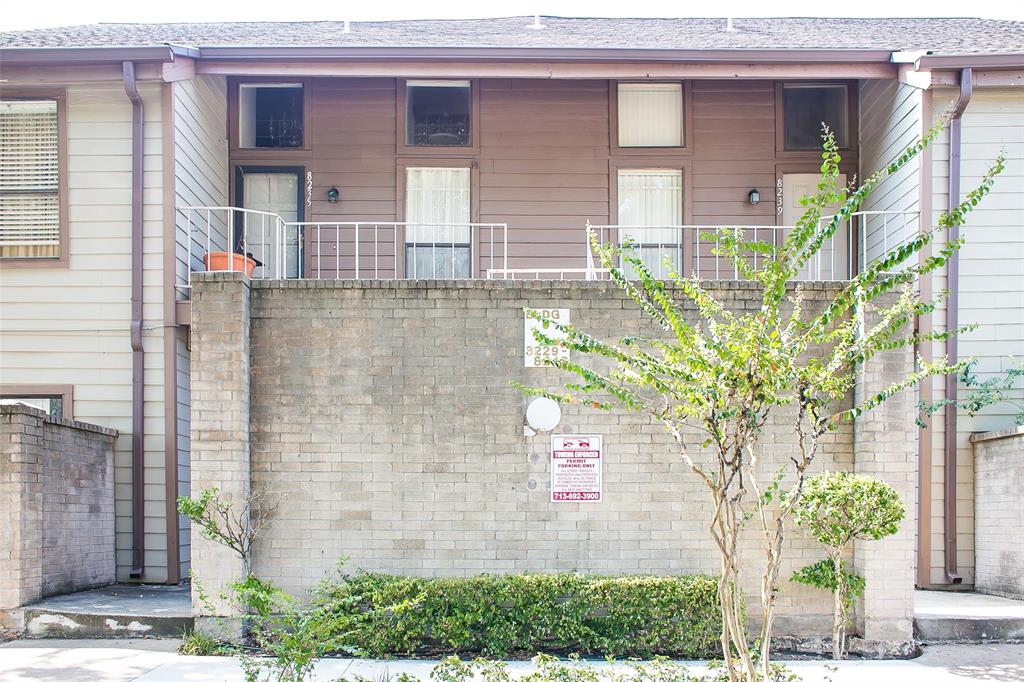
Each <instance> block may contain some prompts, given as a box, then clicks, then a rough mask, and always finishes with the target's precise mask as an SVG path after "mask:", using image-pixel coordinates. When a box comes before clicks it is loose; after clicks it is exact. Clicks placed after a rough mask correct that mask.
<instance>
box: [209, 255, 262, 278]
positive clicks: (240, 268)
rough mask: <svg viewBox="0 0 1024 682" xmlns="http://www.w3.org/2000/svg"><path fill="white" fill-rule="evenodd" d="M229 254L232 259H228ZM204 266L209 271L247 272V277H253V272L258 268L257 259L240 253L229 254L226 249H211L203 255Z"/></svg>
mask: <svg viewBox="0 0 1024 682" xmlns="http://www.w3.org/2000/svg"><path fill="white" fill-rule="evenodd" d="M228 256H230V257H231V260H230V261H228ZM203 266H204V267H205V268H206V270H207V271H208V272H216V271H222V270H232V271H234V272H245V274H246V276H247V277H252V273H253V272H254V271H255V270H256V261H255V259H253V258H249V257H247V256H243V255H242V254H240V253H231V254H229V253H228V252H226V251H211V252H210V253H208V254H206V255H205V256H203Z"/></svg>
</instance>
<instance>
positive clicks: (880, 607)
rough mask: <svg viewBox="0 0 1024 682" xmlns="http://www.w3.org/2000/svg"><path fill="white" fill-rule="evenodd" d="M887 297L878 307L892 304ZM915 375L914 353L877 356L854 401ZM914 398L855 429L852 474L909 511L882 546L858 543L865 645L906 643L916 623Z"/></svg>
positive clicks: (906, 395) (893, 402) (869, 323)
mask: <svg viewBox="0 0 1024 682" xmlns="http://www.w3.org/2000/svg"><path fill="white" fill-rule="evenodd" d="M897 296H898V294H887V295H885V296H882V297H880V298H879V299H878V300H877V303H878V304H879V305H883V306H884V305H888V304H891V303H893V302H895V300H896V297H897ZM878 320H879V316H878V315H877V313H875V312H874V311H872V310H868V311H866V312H865V313H864V321H863V323H864V327H865V328H866V329H871V328H872V327H874V326H875V325H876V324H878ZM913 370H914V354H913V349H912V348H899V349H895V350H891V351H887V352H884V353H880V354H878V355H876V356H875V357H873V358H872V359H871V360H869V361H868V362H867V363H865V365H864V366H863V367H862V368H861V374H860V376H859V377H858V379H857V386H856V389H855V399H856V400H857V401H858V402H860V401H861V400H864V399H865V398H866V397H868V396H871V395H873V394H876V393H878V392H879V391H881V390H882V389H884V388H885V387H886V386H889V385H890V384H892V383H893V382H896V381H899V380H901V379H903V378H905V377H906V376H907V375H908V374H909V373H910V372H912V371H913ZM916 410H917V408H916V397H915V393H914V391H913V390H908V391H904V392H903V393H900V394H897V395H895V396H893V397H891V398H889V399H888V400H887V401H885V402H884V403H882V404H881V405H879V406H878V407H876V408H875V409H873V410H871V411H869V412H866V413H865V414H863V415H862V416H861V417H860V418H859V419H857V420H856V422H855V423H854V427H853V442H854V464H853V468H854V471H855V472H856V473H858V474H864V475H867V476H871V477H873V478H876V479H879V480H881V481H884V482H885V483H888V484H889V485H890V486H892V487H893V488H894V489H895V490H896V491H897V492H898V493H899V494H900V497H901V498H902V499H903V504H904V506H905V508H906V510H907V514H906V517H905V518H904V519H903V522H902V523H901V524H900V529H899V531H898V532H897V533H896V534H895V535H893V536H890V537H888V538H885V539H883V540H868V541H858V542H857V543H856V544H855V546H854V566H855V568H856V570H857V572H858V573H860V574H861V575H863V576H864V578H865V579H866V580H867V587H866V589H865V591H864V597H863V601H862V603H861V609H860V614H859V615H860V617H861V618H862V619H863V630H862V634H863V636H864V639H867V640H872V641H887V642H909V641H911V640H912V639H913V635H914V633H913V622H914V577H915V568H914V559H915V552H914V528H915V527H916V524H917V486H916V479H917V464H918V463H917V437H918V435H917V434H918V429H917V426H916V424H915V421H914V414H915V413H916Z"/></svg>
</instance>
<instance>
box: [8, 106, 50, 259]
mask: <svg viewBox="0 0 1024 682" xmlns="http://www.w3.org/2000/svg"><path fill="white" fill-rule="evenodd" d="M59 158H60V154H59V152H58V124H57V102H56V100H31V101H30V100H7V101H3V102H0V258H59V257H60V255H61V253H60V249H61V244H60V187H59V174H58V163H59Z"/></svg>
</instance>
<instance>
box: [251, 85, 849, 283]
mask: <svg viewBox="0 0 1024 682" xmlns="http://www.w3.org/2000/svg"><path fill="white" fill-rule="evenodd" d="M307 84H308V87H309V88H310V90H311V92H310V97H309V100H308V101H309V102H310V107H311V113H310V116H309V130H308V131H307V135H308V139H309V140H311V144H310V147H311V149H310V151H298V152H294V151H286V152H280V153H278V154H274V153H273V152H269V153H268V152H266V151H265V150H261V151H260V154H259V155H260V159H259V162H260V163H267V164H278V165H279V164H281V163H284V162H285V161H286V160H287V162H288V164H289V165H302V164H305V167H306V168H307V170H309V171H311V172H312V173H313V196H312V206H311V208H309V209H307V210H306V220H307V221H323V222H328V221H365V222H370V223H372V221H386V222H390V221H401V220H402V219H403V216H402V215H400V213H401V211H402V201H401V198H400V197H398V196H397V194H398V192H400V191H401V183H400V182H399V180H398V173H399V171H400V166H401V165H405V166H409V165H418V164H422V165H437V164H439V163H444V164H447V165H451V164H452V163H456V162H457V161H458V160H463V161H465V163H466V165H467V166H475V167H476V168H477V171H478V172H477V173H476V174H475V177H476V178H478V179H477V181H476V182H475V183H474V186H473V192H474V204H475V205H476V206H477V207H478V216H477V217H476V219H478V220H479V221H481V222H487V223H492V222H494V223H508V226H509V267H512V268H539V267H552V268H558V267H565V268H580V267H584V265H585V255H584V254H585V234H584V229H583V228H584V225H585V224H586V222H587V220H590V221H591V222H592V223H595V224H604V223H608V222H609V221H610V220H611V221H612V222H614V216H615V215H616V209H615V207H614V206H613V205H611V202H613V201H614V194H615V193H614V173H615V168H616V167H617V166H618V167H634V168H636V167H648V168H649V167H667V168H671V167H676V168H678V167H685V168H686V172H687V174H688V177H687V178H686V186H687V188H688V190H687V196H685V197H684V202H685V214H686V216H687V222H692V223H694V224H698V225H707V224H727V225H736V224H742V225H774V224H775V223H776V209H775V202H774V196H775V184H776V179H777V178H778V177H780V173H781V172H782V171H785V172H815V171H816V170H817V167H818V164H819V163H820V158H819V156H818V154H817V153H815V152H804V153H793V152H778V151H776V149H777V140H776V136H777V132H776V129H777V126H776V116H777V111H776V94H775V83H774V82H773V81H768V80H748V81H742V80H730V81H713V80H705V81H694V82H693V83H692V85H691V93H692V94H691V98H690V102H689V104H690V105H691V107H692V110H693V111H692V116H691V117H690V119H689V120H690V121H691V124H692V130H690V131H689V132H688V134H687V138H688V143H689V147H688V148H687V149H686V150H676V151H672V150H669V151H665V150H658V151H652V153H651V154H649V155H637V154H636V153H631V154H629V155H626V154H615V153H614V152H613V149H612V147H611V139H610V138H611V136H610V131H609V122H610V107H609V97H610V92H611V89H610V88H611V83H610V82H609V81H603V80H594V81H586V80H579V81H577V80H572V81H569V80H563V81H559V80H536V79H483V80H480V81H478V82H477V87H478V89H479V102H480V105H479V106H480V115H479V120H480V123H479V130H477V131H476V134H477V135H478V136H479V141H480V145H479V150H475V149H467V150H465V154H464V155H462V156H460V155H451V154H446V155H445V156H444V157H443V158H439V157H438V155H436V154H435V155H434V156H433V157H432V156H431V155H430V152H429V150H423V152H422V153H419V152H418V150H417V152H416V153H408V152H406V153H400V150H399V145H398V133H399V125H398V124H399V121H398V116H397V91H396V89H397V81H396V80H395V79H389V78H323V79H311V80H309V81H307ZM853 124H854V125H856V122H855V121H854V122H853ZM631 151H634V150H631ZM845 157H846V158H845V159H844V161H846V162H847V164H849V165H852V166H853V167H855V165H856V162H857V159H856V151H855V150H851V151H849V152H847V153H846V154H845ZM237 158H240V155H239V156H238V157H236V160H237ZM245 162H246V163H247V164H250V165H251V164H252V163H253V161H252V160H251V159H249V158H246V161H245ZM331 187H337V188H338V189H339V191H340V193H341V199H340V201H339V202H338V203H336V204H331V203H328V201H327V190H328V189H329V188H331ZM752 188H757V189H758V190H759V191H760V193H761V198H762V199H761V203H760V204H759V205H757V206H750V205H749V203H748V202H747V193H748V192H749V191H750V190H751V189H752ZM389 229H390V228H383V229H381V230H380V231H379V233H378V236H379V238H380V239H381V241H382V242H390V240H391V239H392V237H394V238H395V239H397V243H398V244H399V250H401V243H402V239H401V234H400V233H398V234H393V233H391V232H389V231H388V230H389ZM314 236H315V228H314V229H310V231H309V233H308V234H307V244H308V247H307V268H308V273H307V274H309V275H311V276H316V265H317V263H319V264H320V266H321V276H325V277H333V276H335V272H336V268H337V267H338V265H339V264H340V267H341V269H342V275H343V276H352V272H351V268H352V248H351V239H352V235H351V232H350V231H348V232H343V233H342V235H340V240H339V241H340V242H341V243H342V244H345V243H346V239H347V243H348V246H347V247H346V246H343V247H342V255H341V256H340V257H339V256H338V255H337V254H336V252H335V250H334V241H335V234H334V231H333V230H332V229H327V228H325V229H323V231H322V233H321V238H322V240H321V244H320V254H319V258H318V257H317V252H316V245H315V244H314V243H313V241H314ZM371 239H372V233H371V231H370V230H367V231H366V232H364V233H363V234H361V243H362V246H361V253H362V254H363V256H362V258H361V266H362V267H363V268H364V273H363V275H364V276H366V272H365V268H366V267H367V265H368V263H367V260H366V259H367V254H368V253H370V251H369V242H370V240H371ZM478 247H479V244H478ZM486 250H487V247H486V246H485V247H484V249H483V251H484V253H486ZM380 254H381V258H380V261H379V263H378V266H379V267H380V269H381V275H380V276H389V277H390V276H393V274H394V271H395V262H396V256H398V258H397V261H398V263H399V268H398V269H399V271H400V270H401V267H400V263H401V254H400V253H399V254H395V253H394V252H393V250H392V247H391V244H390V243H387V244H384V245H383V246H382V247H381V251H380ZM478 266H479V267H480V269H481V270H482V269H485V268H486V267H487V262H486V258H484V259H483V261H479V262H478ZM481 274H482V273H481Z"/></svg>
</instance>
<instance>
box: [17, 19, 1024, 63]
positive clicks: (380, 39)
mask: <svg viewBox="0 0 1024 682" xmlns="http://www.w3.org/2000/svg"><path fill="white" fill-rule="evenodd" d="M532 23H533V17H505V18H498V19H452V20H447V19H445V20H422V21H375V22H353V23H352V26H351V31H350V32H349V33H344V32H343V24H342V23H341V22H333V21H313V22H229V23H181V24H89V25H83V26H68V27H62V28H52V29H38V30H30V31H16V32H8V33H0V47H123V46H147V45H161V44H165V43H171V44H175V45H182V46H189V47H199V48H203V47H229V46H237V47H241V46H246V47H273V46H292V47H314V46H316V47H321V46H322V47H441V48H444V47H451V48H481V47H498V48H551V49H558V48H601V49H662V50H694V49H699V50H703V49H708V50H729V49H769V50H770V49H780V50H793V49H867V50H871V49H878V50H892V51H897V50H930V51H932V52H933V53H935V54H956V55H976V54H1016V53H1024V22H1022V21H998V20H989V19H970V18H956V19H833V18H771V19H735V20H734V22H733V24H734V27H735V29H736V30H735V31H732V32H729V31H726V30H725V27H726V20H725V19H685V18H682V19H610V18H563V17H541V24H542V25H543V28H541V29H531V28H529V26H530V24H532Z"/></svg>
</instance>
